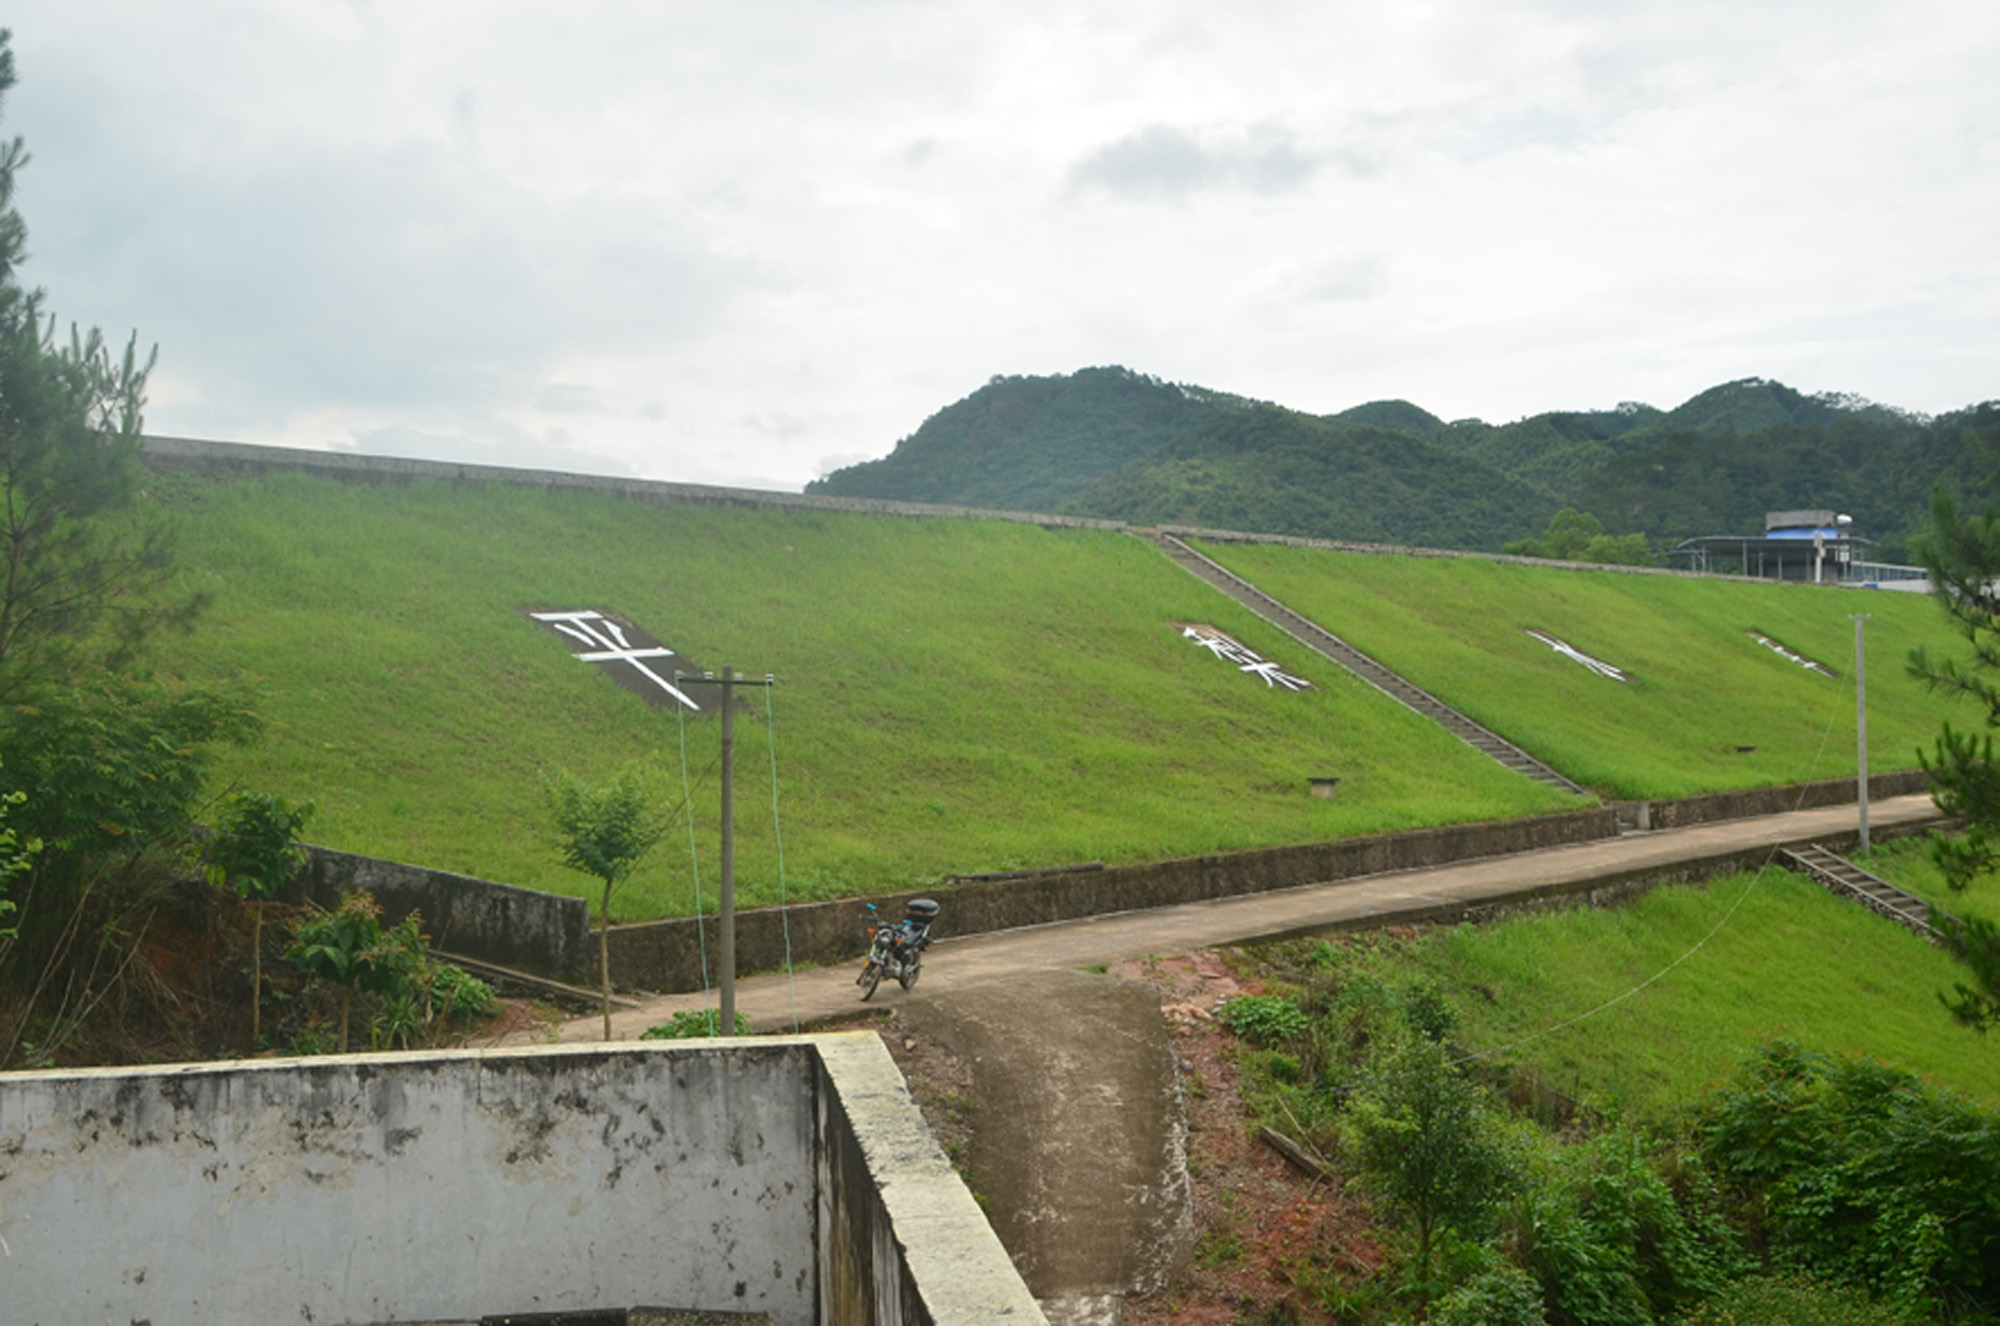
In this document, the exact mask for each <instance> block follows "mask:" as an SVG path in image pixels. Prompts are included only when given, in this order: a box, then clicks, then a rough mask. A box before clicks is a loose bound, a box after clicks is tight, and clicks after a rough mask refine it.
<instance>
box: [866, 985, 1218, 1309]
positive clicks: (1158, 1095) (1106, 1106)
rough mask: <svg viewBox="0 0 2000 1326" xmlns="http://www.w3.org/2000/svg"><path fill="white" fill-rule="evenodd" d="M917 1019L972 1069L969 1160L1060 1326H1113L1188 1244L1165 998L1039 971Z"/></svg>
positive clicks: (926, 1004) (911, 1006)
mask: <svg viewBox="0 0 2000 1326" xmlns="http://www.w3.org/2000/svg"><path fill="white" fill-rule="evenodd" d="M900 1016H901V1017H902V1018H903V1020H904V1021H905V1022H906V1023H907V1025H909V1026H910V1028H911V1029H912V1030H914V1031H916V1032H918V1033H920V1034H922V1035H924V1036H927V1037H929V1038H931V1039H933V1040H935V1041H938V1042H939V1043H941V1044H943V1045H945V1046H946V1047H947V1048H949V1049H950V1050H951V1051H952V1052H953V1053H955V1054H957V1055H959V1056H961V1057H962V1058H964V1059H967V1060H969V1061H970V1063H971V1064H972V1077H973V1087H972V1095H973V1101H974V1112H975V1114H976V1116H977V1120H978V1126H977V1129H976V1132H975V1140H974V1142H973V1147H972V1153H971V1155H970V1157H969V1168H970V1170H971V1173H972V1176H973V1181H974V1184H975V1187H976V1189H977V1191H978V1192H979V1194H980V1196H981V1198H982V1199H983V1201H984V1202H985V1205H986V1208H987V1217H988V1219H990V1220H991V1221H992V1223H993V1228H994V1232H995V1233H997V1234H999V1236H1000V1242H1001V1243H1002V1244H1003V1245H1004V1246H1005V1247H1006V1249H1007V1252H1008V1254H1009V1255H1010V1256H1011V1257H1012V1258H1013V1259H1014V1265H1015V1267H1016V1269H1018V1270H1019V1271H1020V1273H1021V1277H1022V1279H1024V1280H1026V1281H1027V1283H1028V1289H1029V1292H1031V1293H1033V1294H1034V1296H1035V1297H1036V1298H1037V1299H1039V1300H1041V1303H1042V1307H1043V1309H1044V1311H1046V1312H1047V1313H1048V1316H1049V1320H1050V1321H1052V1322H1058V1323H1063V1322H1084V1321H1100V1322H1102V1321H1116V1320H1117V1319H1118V1314H1119V1304H1120V1303H1121V1302H1122V1300H1123V1298H1124V1297H1125V1296H1126V1295H1128V1294H1137V1293H1146V1292H1150V1291H1152V1290H1155V1289H1159V1288H1161V1287H1163V1286H1164V1285H1165V1284H1166V1283H1167V1280H1168V1278H1169V1277H1170V1276H1171V1275H1172V1273H1173V1272H1174V1270H1175V1269H1177V1268H1178V1267H1179V1266H1181V1265H1182V1264H1184V1263H1185V1262H1186V1260H1187V1258H1188V1257H1189V1255H1190V1254H1191V1253H1192V1252H1193V1248H1194V1237H1195V1227H1194V1205H1193V1202H1194V1194H1193V1189H1192V1186H1191V1185H1190V1183H1189V1181H1188V1175H1187V1120H1186V1115H1185V1113H1184V1111H1183V1109H1182V1105H1181V1098H1180V1086H1179V1081H1178V1077H1177V1074H1176V1073H1175V1071H1174V1055H1173V1048H1172V1044H1171V1041H1170V1037H1169V1032H1168V1028H1167V1024H1166V1019H1165V1018H1163V1017H1162V1016H1161V1015H1160V1007H1159V999H1158V996H1157V995H1156V994H1155V993H1154V992H1153V991H1152V990H1151V989H1150V988H1149V987H1147V986H1144V985H1140V984H1136V983H1133V982H1130V981H1121V980H1118V979H1116V978H1114V977H1110V976H1097V975H1092V974H1089V973H1087V972H1077V971H1031V972H1024V973H1022V974H1020V975H1018V976H1012V977H1009V978H1007V979H1005V980H1001V981H993V982H987V983H981V984H973V985H966V986H961V987H959V988H957V989H953V990H950V991H947V992H944V993H942V994H935V995H930V996H928V997H913V998H911V999H910V1000H909V1001H908V1002H907V1003H905V1004H904V1005H903V1006H902V1008H901V1009H900Z"/></svg>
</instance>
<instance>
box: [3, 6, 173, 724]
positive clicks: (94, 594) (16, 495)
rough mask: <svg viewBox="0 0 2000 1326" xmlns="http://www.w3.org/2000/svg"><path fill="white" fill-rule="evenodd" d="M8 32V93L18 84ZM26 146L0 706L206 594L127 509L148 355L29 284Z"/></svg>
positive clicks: (8, 276)
mask: <svg viewBox="0 0 2000 1326" xmlns="http://www.w3.org/2000/svg"><path fill="white" fill-rule="evenodd" d="M8 36H9V34H8V33H7V32H6V30H5V29H0V96H4V94H5V93H6V92H7V91H8V89H10V88H12V87H13V85H14V57H13V52H12V50H11V49H10V48H9V41H8ZM27 161H28V155H27V152H26V151H25V150H24V149H23V147H22V144H21V140H20V139H18V138H15V139H12V140H10V141H6V142H0V548H4V549H5V551H4V554H0V700H14V699H18V698H20V697H21V696H23V695H26V694H29V693H31V692H32V691H33V689H34V688H35V687H36V686H38V685H40V684H43V683H47V682H50V681H59V680H61V679H63V678H65V677H70V676H75V675H77V674H78V673H79V672H80V671H82V670H83V669H84V668H85V666H86V665H90V664H95V663H99V662H103V661H107V660H108V661H111V662H113V663H114V664H115V663H116V662H117V661H118V660H119V659H120V658H121V657H122V656H123V655H124V654H125V652H126V651H127V650H128V649H129V648H130V647H131V646H133V645H134V644H136V643H137V641H138V640H139V639H140V638H141V637H142V636H144V634H145V633H146V632H147V631H149V630H150V629H151V628H153V627H154V626H157V625H159V624H162V623H166V622H174V623H180V624H186V623H187V622H189V621H191V620H192V619H193V617H194V615H195V614H196V613H197V612H198V611H199V610H200V608H201V606H202V601H201V599H200V598H199V596H197V597H194V598H188V597H177V596H176V595H175V594H174V593H173V589H174V586H173V576H174V568H173V556H172V549H171V546H170V543H169V539H168V535H167V531H166V528H165V526H164V525H163V524H162V523H161V522H159V521H157V520H148V519H135V518H134V516H133V513H132V512H131V510H130V508H131V507H132V506H133V504H134V500H135V498H136V497H137V496H138V492H139V485H140V483H141V481H142V479H143V477H144V475H143V470H142V468H141V464H140V457H141V454H142V452H143V449H144V448H143V444H142V442H141V411H142V408H143V406H144V404H145V394H146V376H147V374H148V372H150V371H151V369H152V363H153V361H152V357H151V356H150V355H149V356H147V357H146V358H145V359H144V360H143V361H142V360H141V358H140V356H139V354H138V343H137V341H136V339H135V340H132V341H128V342H127V344H126V346H125V348H124V350H123V352H122V353H120V352H116V351H114V349H113V348H112V346H111V345H109V344H108V343H107V342H106V341H105V339H104V337H103V336H102V334H100V333H99V332H98V331H97V330H96V329H94V328H93V329H92V330H90V331H89V332H87V333H86V332H82V331H79V330H76V329H72V330H71V332H70V335H69V337H68V338H67V340H64V339H63V338H59V337H58V336H57V335H56V323H55V320H54V319H53V318H51V317H47V316H46V315H45V314H44V313H43V311H42V296H41V292H40V291H36V290H28V289H24V288H23V287H22V286H21V284H20V282H19V279H18V276H17V268H18V267H19V265H20V263H21V260H22V258H23V257H24V255H25V252H26V247H25V246H26V242H27V227H26V226H25V225H24V224H23V222H22V220H21V216H20V214H19V213H18V212H16V211H15V210H14V208H13V205H12V203H13V194H14V173H15V171H17V170H19V169H20V168H21V167H23V166H25V165H26V164H27Z"/></svg>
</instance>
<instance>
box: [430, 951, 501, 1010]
mask: <svg viewBox="0 0 2000 1326" xmlns="http://www.w3.org/2000/svg"><path fill="white" fill-rule="evenodd" d="M431 1002H432V1004H433V1006H434V1007H435V1009H436V1012H437V1016H438V1017H440V1018H445V1019H450V1018H454V1017H458V1018H467V1019H477V1018H483V1017H486V1016H487V1015H488V1014H490V1013H492V1012H493V1009H494V1006H495V1005H496V1004H498V1003H499V1002H500V997H499V996H498V995H496V994H495V993H494V992H493V987H492V986H490V985H488V984H487V983H486V982H484V981H482V980H480V979H479V978H478V977H477V976H474V975H473V974H472V973H471V972H469V971H466V970H465V969H464V968H463V967H454V966H452V965H451V964H450V963H448V962H440V963H438V964H437V966H436V967H435V968H434V969H433V970H432V972H431Z"/></svg>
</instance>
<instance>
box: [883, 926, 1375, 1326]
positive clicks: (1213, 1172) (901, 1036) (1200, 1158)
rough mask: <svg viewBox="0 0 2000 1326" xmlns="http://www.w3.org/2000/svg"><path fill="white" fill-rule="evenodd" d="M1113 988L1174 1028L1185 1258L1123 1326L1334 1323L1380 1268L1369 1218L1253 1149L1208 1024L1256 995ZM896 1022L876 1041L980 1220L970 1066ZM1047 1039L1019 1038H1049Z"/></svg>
mask: <svg viewBox="0 0 2000 1326" xmlns="http://www.w3.org/2000/svg"><path fill="white" fill-rule="evenodd" d="M1110 974H1111V975H1114V976H1118V977H1121V978H1123V979H1125V980H1127V981H1132V982H1135V983H1138V984H1141V985H1143V986H1145V987H1147V988H1148V989H1149V990H1150V991H1151V993H1152V996H1153V998H1155V999H1156V1000H1157V1001H1158V1004H1159V1007H1160V1009H1161V1012H1162V1013H1163V1014H1164V1016H1165V1017H1166V1019H1167V1020H1168V1025H1169V1027H1170V1044H1171V1047H1172V1051H1173V1055H1174V1061H1175V1071H1176V1073H1177V1075H1178V1078H1179V1082H1180V1088H1181V1094H1182V1099H1183V1101H1184V1103H1185V1108H1186V1111H1187V1124H1188V1135H1187V1142H1186V1168H1187V1172H1188V1174H1189V1176H1190V1178H1191V1180H1192V1191H1193V1203H1194V1217H1195V1242H1194V1254H1193V1256H1192V1258H1188V1259H1185V1260H1184V1261H1183V1263H1182V1264H1181V1265H1180V1266H1179V1267H1178V1268H1177V1269H1174V1270H1172V1271H1171V1272H1170V1274H1169V1275H1168V1277H1167V1279H1166V1283H1165V1284H1164V1286H1163V1287H1162V1288H1159V1289H1157V1290H1156V1291H1154V1292H1152V1293H1149V1294H1146V1295H1144V1296H1137V1297H1128V1298H1126V1299H1125V1300H1124V1303H1123V1316H1122V1319H1123V1321H1124V1322H1125V1323H1127V1326H1153V1324H1154V1323H1167V1322H1177V1323H1195V1326H1225V1324H1227V1323H1237V1322H1331V1321H1333V1320H1335V1319H1336V1318H1335V1316H1334V1314H1333V1313H1332V1312H1331V1311H1329V1309H1328V1307H1327V1302H1328V1300H1330V1299H1331V1300H1337V1298H1338V1296H1339V1292H1340V1289H1341V1287H1342V1286H1343V1285H1346V1284H1350V1283H1352V1282H1355V1281H1358V1280H1361V1279H1365V1278H1366V1277H1368V1276H1369V1275H1371V1274H1372V1273H1373V1272H1374V1271H1375V1269H1376V1268H1377V1267H1379V1266H1380V1264H1381V1260H1382V1253H1381V1250H1380V1249H1379V1248H1378V1247H1377V1246H1376V1245H1375V1244H1374V1243H1373V1241H1372V1240H1371V1238H1370V1237H1369V1232H1368V1231H1369V1227H1370V1224H1371V1217H1370V1214H1369V1211H1368V1209H1367V1207H1366V1205H1365V1204H1364V1203H1363V1202H1361V1201H1360V1200H1359V1199H1358V1198H1354V1197H1352V1196H1350V1195H1347V1194H1344V1193H1342V1192H1340V1191H1338V1190H1337V1189H1335V1188H1334V1187H1333V1186H1331V1185H1330V1184H1328V1183H1327V1182H1325V1181H1323V1180H1318V1179H1313V1178H1309V1177H1308V1176H1307V1175H1305V1174H1304V1173H1303V1172H1301V1171H1300V1170H1298V1169H1296V1168H1294V1167H1293V1166H1292V1165H1291V1164H1290V1163H1289V1162H1287V1161H1286V1160H1284V1159H1283V1158H1282V1157H1280V1156H1279V1155H1278V1153H1277V1152H1276V1151H1274V1150H1272V1149H1271V1148H1270V1147H1269V1146H1267V1145H1265V1144H1264V1143H1263V1142H1261V1141H1259V1140H1256V1135H1255V1125H1254V1124H1253V1123H1252V1122H1251V1121H1250V1120H1249V1119H1248V1118H1247V1116H1246V1115H1245V1113H1244V1109H1243V1104H1242V1100H1241V1098H1240V1097H1239V1095H1238V1093H1237V1083H1238V1077H1239V1073H1238V1068H1237V1063H1236V1044H1237V1042H1236V1038H1235V1037H1234V1036H1233V1035H1232V1034H1231V1033H1230V1032H1228V1031H1227V1030H1226V1029H1224V1028H1223V1027H1222V1026H1221V1025H1220V1024H1218V1023H1217V1022H1216V1021H1215V1019H1214V1011H1215V1009H1216V1008H1217V1006H1219V1005H1220V1004H1221V1003H1222V1002H1223V1001H1225V1000H1227V999H1229V998H1231V997H1232V996H1234V995H1238V994H1243V993H1255V992H1256V985H1255V981H1254V979H1251V980H1248V981H1245V980H1240V979H1239V978H1238V977H1236V976H1235V975H1233V974H1232V972H1231V968H1230V964H1229V963H1228V962H1226V961H1225V960H1224V957H1223V955H1221V954H1218V953H1215V952H1213V951H1200V952H1196V953H1192V954H1189V955H1187V956H1184V957H1176V958H1163V959H1149V960H1147V961H1143V962H1132V963H1123V964H1119V965H1117V966H1114V967H1112V968H1111V969H1110ZM911 1023H912V1020H911V1019H909V1018H907V1017H901V1016H899V1017H892V1018H891V1019H890V1020H889V1021H888V1022H887V1023H886V1024H884V1025H882V1026H881V1027H880V1028H879V1031H880V1034H881V1036H882V1038H883V1041H884V1042H885V1044H886V1045H887V1046H888V1049H889V1052H890V1054H891V1055H892V1056H893V1057H894V1058H895V1060H896V1062H897V1065H898V1066H899V1067H900V1068H901V1069H902V1070H903V1073H904V1076H905V1077H906V1078H907V1079H908V1081H909V1083H910V1090H911V1094H912V1095H913V1096H914V1097H915V1099H916V1101H917V1104H918V1106H919V1107H920V1108H921V1109H922V1110H923V1112H924V1116H925V1118H926V1120H928V1121H929V1123H930V1126H931V1129H932V1131H933V1132H934V1133H936V1135H937V1137H938V1140H939V1142H940V1143H941V1144H942V1145H943V1147H944V1149H945V1153H946V1154H947V1155H948V1156H950V1157H951V1158H952V1161H953V1163H954V1164H956V1165H958V1166H959V1167H960V1170H961V1172H962V1173H965V1175H966V1179H967V1183H968V1185H969V1186H970V1187H971V1188H972V1190H973V1192H974V1194H975V1195H976V1196H978V1197H980V1198H981V1202H982V1205H986V1206H987V1207H988V1209H989V1213H990V1212H991V1210H992V1203H991V1199H990V1197H989V1196H988V1194H986V1193H985V1192H984V1191H983V1190H982V1187H981V1176H980V1174H979V1172H978V1167H977V1165H976V1164H973V1163H970V1162H971V1161H972V1160H973V1158H974V1157H975V1156H977V1155H978V1154H979V1153H980V1151H981V1148H980V1147H979V1145H978V1142H979V1130H980V1128H981V1125H982V1114H981V1105H982V1103H983V1102H982V1101H981V1100H980V1099H979V1098H978V1094H977V1090H976V1085H975V1082H976V1079H975V1073H974V1065H973V1063H972V1062H971V1060H970V1058H969V1057H968V1056H967V1055H964V1054H961V1053H959V1052H957V1051H955V1050H954V1049H953V1048H952V1047H951V1046H948V1045H946V1044H944V1043H942V1042H941V1041H940V1040H939V1039H938V1038H936V1037H934V1036H931V1035H927V1034H925V1033H924V1032H923V1031H922V1030H920V1029H918V1028H917V1027H915V1026H913V1025H911ZM1046 1031H1047V1027H1046V1025H1043V1026H1041V1027H1036V1028H1027V1029H1024V1034H1027V1035H1030V1036H1034V1035H1041V1034H1046Z"/></svg>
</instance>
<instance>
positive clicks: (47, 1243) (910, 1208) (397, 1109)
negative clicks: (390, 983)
mask: <svg viewBox="0 0 2000 1326" xmlns="http://www.w3.org/2000/svg"><path fill="white" fill-rule="evenodd" d="M0 1249H4V1250H5V1255H4V1257H0V1294H4V1297H5V1301H6V1304H7V1308H6V1313H5V1315H6V1318H7V1320H8V1321H9V1322H23V1323H28V1322H42V1323H53V1322H59V1321H79V1320H86V1319H88V1320H99V1319H102V1320H107V1321H134V1322H138V1321H146V1322H151V1323H153V1326H167V1324H168V1323H176V1322H208V1321H241V1322H268V1321H321V1322H392V1321H394V1322H412V1321H415V1322H423V1321H429V1322H454V1323H467V1322H479V1323H482V1326H484V1324H486V1323H497V1322H521V1323H527V1322H537V1323H543V1322H567V1323H584V1322H590V1323H597V1322H607V1323H609V1322H616V1323H629V1324H631V1326H639V1324H640V1323H645V1324H646V1326H657V1324H658V1323H663V1322H724V1321H728V1322H737V1323H741V1322H745V1321H758V1320H766V1321H770V1322H774V1323H778V1326H815V1324H817V1323H847V1322H854V1323H861V1322H889V1323H897V1322H902V1323H969V1322H984V1321H991V1320H997V1319H1002V1318H1004V1319H1006V1320H1008V1321H1010V1322H1025V1323H1034V1322H1041V1321H1043V1320H1045V1319H1044V1317H1043V1316H1042V1313H1041V1311H1040V1310H1039V1309H1038V1308H1037V1306H1036V1304H1035V1300H1034V1299H1033V1297H1031V1296H1030V1294H1029V1292H1028V1289H1027V1287H1026V1285H1025V1284H1023V1283H1022V1280H1021V1277H1020V1276H1019V1275H1018V1274H1017V1273H1016V1272H1015V1270H1014V1267H1013V1266H1012V1264H1011V1263H1010V1262H1009V1261H1008V1258H1007V1254H1006V1252H1005V1250H1004V1249H1003V1248H1002V1247H1001V1245H1000V1242H999V1240H998V1239H997V1238H996V1237H995V1235H994V1233H993V1231H992V1229H991V1228H990V1227H989V1226H988V1224H987V1222H986V1217H985V1216H984V1215H983V1214H982V1213H981V1211H980V1209H979V1207H978V1205H977V1203H976V1202H974V1200H973V1198H972V1195H971V1194H970V1193H969V1192H967V1191H966V1189H965V1186H964V1184H963V1183H962V1182H960V1180H959V1178H958V1176H957V1174H956V1173H954V1172H953V1170H952V1168H951V1165H950V1162H949V1161H947V1160H946V1158H945V1156H944V1153H943V1151H942V1150H941V1149H940V1148H939V1147H938V1144H937V1142H936V1141H935V1140H934V1139H933V1138H932V1137H931V1134H930V1132H929V1130H928V1129H927V1128H926V1127H925V1125H924V1121H923V1117H922V1115H921V1114H919V1113H918V1111H917V1109H916V1106H915V1105H914V1104H913V1103H912V1102H911V1100H910V1096H909V1091H908V1089H907V1088H906V1087H905V1086H904V1083H903V1079H902V1076H901V1074H900V1073H898V1072H897V1070H896V1066H895V1064H894V1062H893V1061H891V1060H890V1058H889V1056H888V1053H887V1052H886V1051H885V1050H884V1049H883V1047H882V1045H881V1042H880V1041H879V1040H878V1039H877V1038H876V1037H875V1036H874V1035H873V1034H872V1033H847V1034H840V1035H825V1036H791V1037H760V1038H758V1039H756V1040H754V1041H735V1042H722V1043H702V1042H670V1043H660V1044H653V1045H646V1046H641V1047H630V1048H626V1047H620V1048H617V1049H606V1048H602V1047H593V1048H585V1049H576V1048H571V1047H567V1046H540V1047H533V1048H525V1049H520V1050H512V1051H505V1052H498V1051H463V1050H461V1051H448V1052H437V1053H418V1054H390V1055H368V1056H359V1055H355V1056H340V1057H329V1058H324V1059H312V1060H293V1061H284V1060H265V1061H244V1062H236V1063H226V1064H202V1065H190V1066H176V1067H160V1068H140V1069H83V1070H76V1071H65V1072H32V1073H6V1074H0ZM631 1304H667V1305H673V1307H674V1309H675V1310H673V1311H663V1310H660V1309H650V1308H632V1307H629V1306H627V1305H631Z"/></svg>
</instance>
